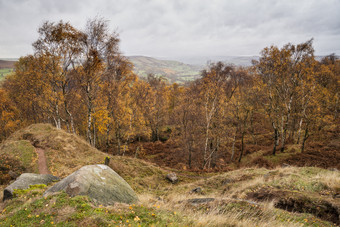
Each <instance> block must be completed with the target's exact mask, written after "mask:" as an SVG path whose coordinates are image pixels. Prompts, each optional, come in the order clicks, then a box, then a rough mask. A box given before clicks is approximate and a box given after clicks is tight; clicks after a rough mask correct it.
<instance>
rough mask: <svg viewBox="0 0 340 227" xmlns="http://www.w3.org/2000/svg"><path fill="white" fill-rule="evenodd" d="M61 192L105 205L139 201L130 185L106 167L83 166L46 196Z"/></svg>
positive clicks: (54, 186)
mask: <svg viewBox="0 0 340 227" xmlns="http://www.w3.org/2000/svg"><path fill="white" fill-rule="evenodd" d="M59 191H65V192H66V193H67V194H68V195H70V196H72V197H73V196H76V195H86V196H89V197H90V198H92V199H93V200H94V202H96V203H98V204H103V205H113V204H114V203H115V202H121V203H134V202H136V201H138V198H137V195H136V193H135V192H134V191H133V190H132V188H131V187H130V185H129V184H128V183H127V182H126V181H125V180H124V179H123V178H122V177H120V176H119V175H118V174H117V173H116V172H115V171H113V170H112V169H111V168H110V167H108V166H106V165H88V166H83V167H82V168H80V169H79V170H77V171H75V172H74V173H72V174H71V175H69V176H67V177H65V178H64V179H63V180H61V181H60V182H58V183H56V184H55V185H53V186H52V187H51V188H49V189H48V190H47V191H46V192H45V193H44V196H45V197H46V196H49V195H52V194H54V193H56V192H59Z"/></svg>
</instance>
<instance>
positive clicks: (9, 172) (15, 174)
mask: <svg viewBox="0 0 340 227" xmlns="http://www.w3.org/2000/svg"><path fill="white" fill-rule="evenodd" d="M8 175H9V176H10V177H11V178H12V179H14V180H15V179H17V178H18V176H19V175H18V174H17V173H16V172H14V171H12V170H10V171H8Z"/></svg>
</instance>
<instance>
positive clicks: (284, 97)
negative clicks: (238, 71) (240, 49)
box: [255, 40, 315, 155]
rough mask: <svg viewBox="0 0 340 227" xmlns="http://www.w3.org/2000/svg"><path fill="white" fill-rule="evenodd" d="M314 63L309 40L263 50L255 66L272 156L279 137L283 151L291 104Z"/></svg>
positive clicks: (309, 74)
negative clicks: (270, 132)
mask: <svg viewBox="0 0 340 227" xmlns="http://www.w3.org/2000/svg"><path fill="white" fill-rule="evenodd" d="M314 62H315V60H314V49H313V47H312V40H309V41H307V42H306V43H302V44H299V45H296V46H295V45H292V44H287V45H285V46H284V47H283V48H281V49H279V48H278V47H275V46H271V47H270V48H265V49H263V51H262V52H261V57H260V60H259V61H258V62H257V63H255V64H256V69H257V73H258V75H259V83H260V84H259V85H260V86H261V87H263V90H264V93H263V94H264V97H265V102H264V103H263V104H264V109H265V110H266V113H267V115H268V117H269V119H270V121H271V125H272V128H273V130H274V147H273V155H275V153H276V147H277V145H278V144H279V134H281V151H282V152H283V151H284V148H285V144H286V137H287V130H288V125H289V122H290V120H291V115H292V109H293V106H292V104H293V103H296V99H297V96H298V94H297V93H298V91H299V89H300V87H299V85H300V83H301V81H305V80H306V79H307V78H308V77H312V76H313V75H312V74H313V67H314Z"/></svg>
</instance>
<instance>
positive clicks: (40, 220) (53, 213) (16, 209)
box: [0, 189, 190, 226]
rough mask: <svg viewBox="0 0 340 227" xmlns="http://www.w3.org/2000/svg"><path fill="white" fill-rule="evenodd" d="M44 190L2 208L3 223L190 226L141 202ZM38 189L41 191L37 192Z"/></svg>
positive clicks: (180, 217)
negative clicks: (106, 203) (109, 201)
mask: <svg viewBox="0 0 340 227" xmlns="http://www.w3.org/2000/svg"><path fill="white" fill-rule="evenodd" d="M43 191H44V190H43V189H40V191H39V190H38V191H37V190H35V191H34V193H33V191H29V192H28V193H27V194H21V195H20V196H19V197H18V198H15V199H13V200H11V201H10V202H9V203H8V204H7V206H6V208H5V209H3V210H2V211H0V212H1V213H0V214H1V215H0V226H37V225H43V226H116V225H119V226H129V224H131V226H152V225H154V226H184V225H186V226H188V225H190V222H188V221H187V220H186V218H185V217H183V216H181V215H178V214H174V213H173V212H170V211H166V210H161V209H158V208H157V207H152V206H151V207H147V206H144V205H141V204H138V205H137V204H133V205H123V204H117V205H115V206H110V207H103V206H100V205H99V206H94V205H93V204H92V203H91V200H90V199H89V198H88V197H86V196H76V197H73V198H71V197H69V196H68V195H67V194H66V193H60V194H58V195H55V196H49V197H47V198H41V196H42V193H43ZM37 192H38V193H37Z"/></svg>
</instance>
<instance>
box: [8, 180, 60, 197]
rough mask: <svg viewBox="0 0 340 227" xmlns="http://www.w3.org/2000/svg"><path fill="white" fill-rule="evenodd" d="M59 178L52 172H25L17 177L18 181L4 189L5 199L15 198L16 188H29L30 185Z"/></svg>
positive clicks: (47, 182)
mask: <svg viewBox="0 0 340 227" xmlns="http://www.w3.org/2000/svg"><path fill="white" fill-rule="evenodd" d="M58 180H59V178H58V177H55V176H53V175H51V174H35V173H23V174H21V175H20V176H19V177H18V178H17V180H16V181H14V182H13V183H12V184H10V185H9V186H7V187H6V188H5V189H4V198H3V201H5V200H7V199H11V198H13V193H14V190H15V189H28V188H29V187H30V185H37V184H45V185H47V184H49V183H51V182H54V181H58Z"/></svg>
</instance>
